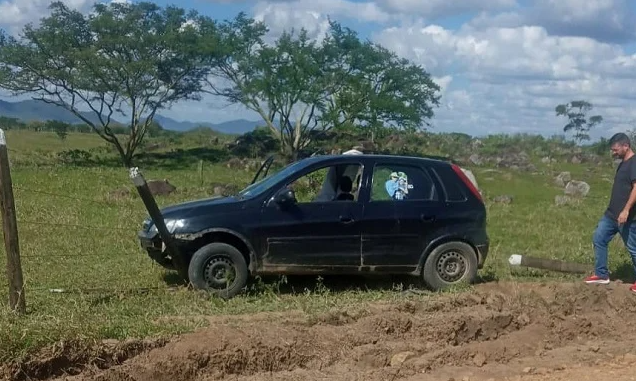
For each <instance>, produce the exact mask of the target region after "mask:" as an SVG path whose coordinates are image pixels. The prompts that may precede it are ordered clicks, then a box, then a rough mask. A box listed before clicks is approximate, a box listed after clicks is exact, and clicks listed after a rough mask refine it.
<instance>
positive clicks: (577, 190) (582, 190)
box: [565, 180, 590, 197]
mask: <svg viewBox="0 0 636 381" xmlns="http://www.w3.org/2000/svg"><path fill="white" fill-rule="evenodd" d="M589 192H590V185H589V184H588V183H586V182H585V181H578V180H571V181H570V182H568V184H567V185H566V186H565V194H566V195H569V196H574V197H585V196H587V194H588V193H589Z"/></svg>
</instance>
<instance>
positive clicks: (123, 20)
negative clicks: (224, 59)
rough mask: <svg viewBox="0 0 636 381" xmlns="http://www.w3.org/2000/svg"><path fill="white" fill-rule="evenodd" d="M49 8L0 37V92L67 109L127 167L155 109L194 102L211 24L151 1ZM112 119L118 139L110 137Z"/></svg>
mask: <svg viewBox="0 0 636 381" xmlns="http://www.w3.org/2000/svg"><path fill="white" fill-rule="evenodd" d="M50 10H51V14H50V16H48V17H46V18H43V19H42V20H41V23H40V25H39V26H33V25H31V24H29V25H27V26H25V27H24V29H23V31H22V35H21V37H20V38H14V37H12V36H9V35H8V34H7V33H6V32H4V31H3V32H2V34H1V35H0V87H1V88H4V89H7V90H10V91H12V92H13V93H14V94H16V95H19V94H29V95H31V96H32V97H33V99H37V100H41V101H44V102H47V103H51V104H55V105H59V106H61V107H63V108H65V109H67V110H69V111H71V112H72V113H73V114H75V115H76V116H77V117H78V118H79V119H80V120H81V121H82V122H84V123H86V124H87V125H88V126H90V127H91V129H92V130H93V131H95V132H96V133H97V134H99V136H100V137H102V138H103V139H104V140H106V141H107V142H109V143H111V144H113V145H114V147H115V148H116V149H117V152H119V154H120V156H121V159H122V162H123V164H124V165H125V166H131V165H132V158H133V155H134V153H135V150H136V149H137V147H138V146H139V145H140V144H141V142H142V141H143V139H144V137H145V135H146V133H147V131H148V128H149V126H151V123H152V121H153V118H154V116H155V114H156V112H157V110H159V109H162V108H165V107H168V106H170V105H171V104H173V103H175V102H178V101H182V100H189V99H199V98H200V93H201V89H202V83H203V79H204V78H205V77H206V76H207V75H208V73H209V71H210V61H209V59H211V58H213V57H215V51H216V50H217V46H216V44H215V39H214V35H215V23H214V22H213V21H212V20H211V19H209V18H207V17H203V16H199V15H198V14H197V13H196V12H190V13H187V14H186V12H185V11H184V10H183V9H181V8H177V7H173V6H169V7H166V8H160V7H159V6H158V5H156V4H154V3H151V2H138V3H137V2H136V3H121V2H110V3H108V4H99V3H98V4H95V5H94V8H93V12H92V13H91V14H89V15H84V14H82V13H80V12H78V11H76V10H72V9H69V8H68V7H67V6H66V5H65V4H64V3H62V2H60V1H57V2H53V3H52V4H51V5H50ZM82 110H89V113H83V112H82ZM117 114H121V115H123V116H124V118H126V119H127V120H128V121H127V124H128V128H127V133H126V135H125V136H118V134H117V133H115V131H114V127H113V125H114V124H116V122H115V121H114V118H115V117H116V116H117Z"/></svg>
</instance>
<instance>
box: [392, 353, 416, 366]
mask: <svg viewBox="0 0 636 381" xmlns="http://www.w3.org/2000/svg"><path fill="white" fill-rule="evenodd" d="M413 356H415V353H413V352H410V351H407V352H400V353H397V354H395V355H393V357H391V366H392V367H396V366H400V365H402V364H403V363H404V361H406V360H408V359H410V358H412V357H413Z"/></svg>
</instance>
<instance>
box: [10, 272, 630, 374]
mask: <svg viewBox="0 0 636 381" xmlns="http://www.w3.org/2000/svg"><path fill="white" fill-rule="evenodd" d="M632 312H636V296H634V295H631V294H630V293H629V291H628V290H626V286H625V285H623V286H619V285H610V286H601V287H595V286H588V285H579V284H559V283H556V284H551V285H537V284H526V283H518V284H505V283H502V284H488V285H480V286H477V287H476V288H475V290H474V291H472V292H465V293H462V294H454V295H439V296H434V297H423V298H422V299H418V300H411V301H404V302H400V303H392V304H390V303H385V304H372V305H369V306H366V307H365V308H363V309H360V310H355V311H354V310H352V311H333V312H330V313H327V314H323V315H319V316H312V317H307V318H304V319H299V318H295V319H293V320H289V321H281V319H280V314H279V315H278V317H277V318H274V319H272V320H271V321H268V320H267V317H266V315H262V314H261V316H260V317H259V319H258V320H250V317H249V316H242V317H225V318H214V319H213V320H212V324H211V325H210V327H208V328H205V329H202V330H200V331H198V332H195V333H191V334H187V335H182V336H180V337H177V338H175V339H173V340H172V341H170V342H168V343H167V344H165V345H162V346H155V347H153V348H147V349H145V350H143V351H142V352H141V353H140V354H138V355H137V356H136V357H133V358H130V359H128V360H127V361H125V362H124V363H123V364H121V365H119V363H111V364H110V366H108V367H106V366H102V367H101V368H107V369H99V368H96V367H81V368H80V371H81V373H79V374H76V375H74V376H65V377H58V378H55V377H57V376H58V375H59V372H51V373H50V375H49V377H48V379H55V380H67V381H71V380H73V381H82V380H100V381H120V380H135V381H145V380H152V381H163V380H166V381H167V380H174V381H190V380H252V381H258V380H272V379H276V380H323V379H329V380H356V379H360V380H365V381H372V380H410V379H413V380H415V379H418V380H419V379H428V378H422V377H430V379H442V380H443V379H448V377H454V378H455V379H461V377H460V378H457V374H467V375H470V376H468V377H471V380H472V379H479V378H480V377H482V378H484V380H486V379H490V378H495V379H496V377H502V379H503V377H508V376H514V375H520V376H529V375H531V374H534V373H533V371H532V369H543V368H545V369H548V370H551V371H558V368H559V367H563V366H566V367H567V366H568V365H569V364H574V363H577V362H580V361H593V360H594V359H598V358H604V357H603V356H607V353H608V352H612V351H614V352H615V355H617V356H618V355H622V354H625V353H627V352H628V351H629V346H628V345H627V344H628V343H629V344H630V345H631V342H633V341H634V339H636V330H633V329H631V321H632V319H633V316H634V315H632V314H631V313H632ZM590 343H592V344H590ZM594 343H601V344H594ZM32 361H34V362H33V364H36V363H37V361H38V360H37V359H35V360H32ZM33 364H31V366H33ZM22 368H23V369H25V375H28V373H26V372H28V370H29V364H28V363H27V364H22ZM527 368H531V369H530V370H528V369H527ZM524 371H527V372H526V373H524ZM506 372H508V373H509V374H506ZM30 376H32V375H30ZM44 376H45V375H44ZM439 377H442V378H439ZM443 377H446V378H443ZM38 378H39V379H46V378H47V377H46V376H45V377H38Z"/></svg>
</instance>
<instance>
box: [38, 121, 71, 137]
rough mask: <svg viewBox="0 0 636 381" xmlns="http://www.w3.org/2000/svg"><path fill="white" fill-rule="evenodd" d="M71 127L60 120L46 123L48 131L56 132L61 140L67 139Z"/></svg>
mask: <svg viewBox="0 0 636 381" xmlns="http://www.w3.org/2000/svg"><path fill="white" fill-rule="evenodd" d="M69 127H70V126H69V124H68V123H64V122H61V121H59V120H47V121H46V123H44V128H45V129H46V130H47V131H53V132H55V133H56V134H57V136H58V137H59V138H60V140H65V139H66V136H67V135H68V129H69Z"/></svg>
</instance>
